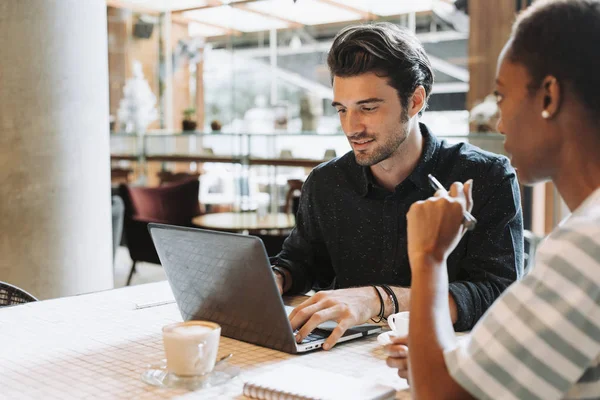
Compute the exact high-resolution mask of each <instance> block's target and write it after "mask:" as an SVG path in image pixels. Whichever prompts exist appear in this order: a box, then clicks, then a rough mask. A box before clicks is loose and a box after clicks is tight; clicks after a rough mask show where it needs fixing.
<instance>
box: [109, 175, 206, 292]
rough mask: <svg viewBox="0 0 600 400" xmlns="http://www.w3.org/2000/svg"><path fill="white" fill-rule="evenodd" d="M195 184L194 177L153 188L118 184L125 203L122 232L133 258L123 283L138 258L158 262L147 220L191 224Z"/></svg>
mask: <svg viewBox="0 0 600 400" xmlns="http://www.w3.org/2000/svg"><path fill="white" fill-rule="evenodd" d="M199 188H200V182H199V181H198V179H193V180H186V181H181V182H177V183H172V184H168V185H163V186H160V187H154V188H149V187H134V186H129V185H121V186H120V187H119V191H120V194H121V197H122V199H123V202H124V203H125V219H124V222H123V225H124V226H123V227H124V231H123V234H124V236H125V240H126V242H127V247H128V248H129V255H130V256H131V259H132V260H133V264H132V265H131V271H130V272H129V276H128V278H127V285H129V284H130V283H131V278H132V277H133V274H134V273H135V265H136V263H137V262H138V261H142V262H149V263H153V264H160V260H159V259H158V254H156V250H155V248H154V244H153V243H152V239H151V237H150V234H149V233H148V223H150V222H159V223H164V224H170V225H180V226H192V218H194V217H195V216H197V215H200V205H199V203H198V191H199Z"/></svg>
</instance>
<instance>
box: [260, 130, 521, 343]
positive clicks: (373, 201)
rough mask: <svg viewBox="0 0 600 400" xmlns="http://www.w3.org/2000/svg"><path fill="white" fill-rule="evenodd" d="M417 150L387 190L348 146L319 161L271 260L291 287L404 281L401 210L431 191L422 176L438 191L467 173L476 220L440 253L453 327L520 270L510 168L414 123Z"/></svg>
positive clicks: (467, 325)
mask: <svg viewBox="0 0 600 400" xmlns="http://www.w3.org/2000/svg"><path fill="white" fill-rule="evenodd" d="M420 127H421V133H422V135H423V154H422V155H421V158H420V160H419V162H418V164H417V166H416V168H415V169H414V170H413V172H412V173H411V174H410V175H409V176H408V178H406V179H405V180H404V181H403V182H402V183H400V184H399V185H398V186H396V188H395V190H394V192H389V191H387V190H385V189H383V188H381V187H380V186H378V185H377V183H376V182H375V179H374V178H373V175H372V174H371V171H370V168H369V167H362V166H360V165H358V164H357V163H356V160H355V157H354V153H353V152H352V151H350V152H349V153H347V154H345V155H344V156H342V157H340V158H337V159H334V160H332V161H329V162H327V163H324V164H321V165H319V166H318V167H316V168H315V169H314V170H313V171H312V172H311V174H310V175H309V177H308V178H307V180H306V182H305V183H304V186H303V188H302V196H301V199H300V207H299V210H298V215H297V218H296V227H295V228H294V230H293V231H292V233H291V234H290V236H289V237H288V238H287V239H286V240H285V242H284V244H283V248H282V251H281V252H280V253H279V254H278V255H277V256H276V257H273V258H272V259H271V262H272V263H273V264H274V265H279V266H282V267H284V268H287V269H288V270H289V271H290V273H291V275H292V287H291V289H290V291H289V293H290V294H297V293H305V292H307V291H308V290H310V289H311V288H316V289H319V288H331V287H333V288H335V289H340V288H349V287H356V286H366V285H370V284H388V285H394V286H404V287H409V286H410V283H411V271H410V266H409V263H408V253H407V244H406V236H407V232H406V213H407V212H408V209H409V208H410V206H411V204H412V203H414V202H415V201H418V200H424V199H427V198H428V197H431V196H432V195H433V194H434V191H433V189H431V187H430V186H429V183H428V180H427V175H428V174H433V175H434V176H435V177H436V178H438V180H439V181H440V182H441V183H442V185H444V186H445V187H446V188H449V187H450V185H451V184H452V183H453V182H455V181H458V182H465V181H467V180H468V179H473V210H472V214H473V216H474V217H475V218H477V220H478V223H477V226H476V228H475V230H473V231H471V232H468V233H467V234H466V235H465V236H464V237H463V238H462V240H461V241H460V243H459V244H458V246H457V247H456V249H455V250H454V251H453V252H452V254H451V255H450V257H449V258H448V277H449V280H450V293H451V295H452V296H453V297H454V300H455V302H456V305H457V308H458V321H457V322H456V324H455V325H454V328H455V329H456V330H457V331H463V330H468V329H471V328H473V326H474V325H475V323H476V322H477V321H478V320H479V318H480V317H481V316H482V315H483V313H484V312H485V311H486V310H487V309H488V307H489V306H490V305H491V304H492V302H493V301H494V300H496V299H497V298H498V297H499V296H500V294H501V293H502V291H504V289H506V288H507V287H508V286H509V285H510V284H511V283H512V282H514V281H515V280H516V279H517V278H518V277H520V276H521V274H522V271H523V218H522V214H521V202H520V194H519V186H518V183H517V179H516V175H515V170H514V169H513V168H512V167H511V165H510V163H509V161H508V159H507V158H506V157H503V156H499V155H496V154H492V153H488V152H485V151H483V150H480V149H478V148H476V147H474V146H471V145H469V144H466V143H460V144H456V145H449V144H448V143H446V142H445V141H440V140H438V139H437V138H436V137H435V136H434V135H432V134H431V133H429V131H428V129H427V127H426V126H425V125H423V124H421V125H420Z"/></svg>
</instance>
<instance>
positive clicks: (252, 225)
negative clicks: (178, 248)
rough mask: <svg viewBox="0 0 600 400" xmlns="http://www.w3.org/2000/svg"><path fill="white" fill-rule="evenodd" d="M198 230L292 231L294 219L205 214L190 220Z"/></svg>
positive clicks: (286, 216) (273, 216) (272, 215)
mask: <svg viewBox="0 0 600 400" xmlns="http://www.w3.org/2000/svg"><path fill="white" fill-rule="evenodd" d="M192 222H193V223H194V225H196V226H197V227H199V228H205V229H213V230H217V231H226V232H249V233H252V232H259V231H269V230H286V229H292V228H293V227H294V226H295V224H296V219H295V218H294V216H293V215H292V214H284V213H277V214H266V215H264V216H260V217H259V216H258V214H257V213H255V212H240V213H234V212H227V213H214V214H205V215H201V216H199V217H196V218H194V219H193V220H192Z"/></svg>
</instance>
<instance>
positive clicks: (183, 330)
mask: <svg viewBox="0 0 600 400" xmlns="http://www.w3.org/2000/svg"><path fill="white" fill-rule="evenodd" d="M213 330H214V329H213V328H211V327H208V326H204V325H181V326H177V327H175V328H173V329H172V330H171V333H173V334H175V335H180V336H194V337H195V336H202V335H205V334H208V333H210V332H212V331H213Z"/></svg>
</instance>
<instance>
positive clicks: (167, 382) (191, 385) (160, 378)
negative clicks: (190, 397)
mask: <svg viewBox="0 0 600 400" xmlns="http://www.w3.org/2000/svg"><path fill="white" fill-rule="evenodd" d="M239 374H240V368H239V367H236V366H235V365H230V364H228V363H226V362H223V363H221V364H219V365H217V366H215V369H213V370H212V372H209V373H208V374H204V375H200V376H178V375H175V374H172V373H170V372H169V371H167V362H166V360H162V361H161V362H160V364H157V365H149V366H148V369H147V370H146V371H145V372H144V373H143V374H142V381H143V382H146V383H147V384H149V385H152V386H158V387H162V388H171V389H187V390H197V389H204V388H210V387H213V386H219V385H222V384H224V383H226V382H229V381H230V380H231V379H233V378H235V377H236V376H238V375H239Z"/></svg>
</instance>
